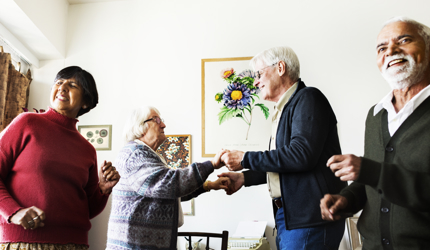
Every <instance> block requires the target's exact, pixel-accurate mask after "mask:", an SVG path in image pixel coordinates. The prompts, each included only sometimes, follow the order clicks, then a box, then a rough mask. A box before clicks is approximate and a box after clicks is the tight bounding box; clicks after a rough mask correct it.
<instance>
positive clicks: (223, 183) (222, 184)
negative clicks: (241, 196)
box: [208, 177, 230, 190]
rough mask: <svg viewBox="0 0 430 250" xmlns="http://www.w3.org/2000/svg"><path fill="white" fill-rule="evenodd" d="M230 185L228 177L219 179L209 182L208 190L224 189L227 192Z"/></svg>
mask: <svg viewBox="0 0 430 250" xmlns="http://www.w3.org/2000/svg"><path fill="white" fill-rule="evenodd" d="M229 185H230V178H228V177H219V178H218V180H216V181H209V182H208V189H209V190H212V189H213V190H218V189H224V190H227V189H228V186H229Z"/></svg>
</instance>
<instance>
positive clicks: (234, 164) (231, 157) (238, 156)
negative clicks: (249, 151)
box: [221, 150, 245, 171]
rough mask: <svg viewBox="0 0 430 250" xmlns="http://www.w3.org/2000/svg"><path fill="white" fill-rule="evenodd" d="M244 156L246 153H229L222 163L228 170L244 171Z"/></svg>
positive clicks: (225, 154)
mask: <svg viewBox="0 0 430 250" xmlns="http://www.w3.org/2000/svg"><path fill="white" fill-rule="evenodd" d="M244 154H245V153H244V152H242V151H238V150H231V151H227V152H225V153H224V154H223V155H222V157H221V161H222V162H224V163H225V165H226V166H227V168H228V170H230V171H239V170H242V169H243V166H242V165H240V162H241V161H242V159H243V155H244Z"/></svg>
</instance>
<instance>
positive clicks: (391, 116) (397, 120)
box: [373, 85, 430, 136]
mask: <svg viewBox="0 0 430 250" xmlns="http://www.w3.org/2000/svg"><path fill="white" fill-rule="evenodd" d="M429 96H430V85H428V86H427V87H425V88H424V89H422V90H421V91H420V92H419V93H418V94H416V95H415V96H414V97H413V98H412V99H411V100H409V101H408V102H407V103H406V104H405V106H404V107H403V108H402V109H401V110H400V111H399V113H396V110H395V109H394V105H393V103H392V100H393V91H391V92H390V93H388V95H386V96H385V97H384V98H382V100H381V101H380V102H379V103H378V104H376V106H375V108H374V109H373V116H375V115H376V114H378V113H379V111H381V110H382V109H383V108H384V109H386V110H387V113H388V131H389V132H390V135H391V136H393V135H394V133H395V132H396V131H397V129H399V127H400V126H401V125H402V123H403V122H404V121H405V120H406V119H407V118H408V117H409V116H410V115H411V114H412V113H413V112H414V110H415V109H416V108H417V107H418V106H420V104H421V103H422V102H423V101H424V100H425V99H427V97H429Z"/></svg>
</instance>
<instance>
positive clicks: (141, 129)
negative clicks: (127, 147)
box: [123, 106, 160, 143]
mask: <svg viewBox="0 0 430 250" xmlns="http://www.w3.org/2000/svg"><path fill="white" fill-rule="evenodd" d="M151 111H155V112H156V113H157V114H158V115H160V112H159V111H158V109H156V108H154V107H152V106H144V107H140V108H136V109H133V110H132V112H131V114H130V115H129V117H128V118H127V120H126V121H125V125H124V130H123V138H124V142H125V143H128V142H130V141H134V140H135V139H139V138H140V137H142V136H143V134H145V133H146V131H147V130H148V125H147V124H144V123H143V122H144V121H145V120H148V119H149V118H150V117H149V115H150V114H151Z"/></svg>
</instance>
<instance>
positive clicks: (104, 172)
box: [99, 161, 121, 194]
mask: <svg viewBox="0 0 430 250" xmlns="http://www.w3.org/2000/svg"><path fill="white" fill-rule="evenodd" d="M120 178H121V176H120V175H119V173H118V171H116V168H115V167H114V166H112V162H110V161H108V162H106V161H104V162H103V164H102V166H101V168H100V170H99V187H100V190H101V191H102V193H103V194H110V193H111V192H112V188H113V187H114V186H115V185H116V184H117V183H118V181H119V179H120Z"/></svg>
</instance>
